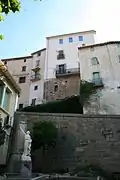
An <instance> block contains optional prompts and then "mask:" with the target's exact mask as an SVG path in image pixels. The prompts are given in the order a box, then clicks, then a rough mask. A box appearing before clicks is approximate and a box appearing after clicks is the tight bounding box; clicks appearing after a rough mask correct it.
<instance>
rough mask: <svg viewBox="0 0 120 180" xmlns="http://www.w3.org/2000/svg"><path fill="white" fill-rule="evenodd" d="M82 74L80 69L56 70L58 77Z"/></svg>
mask: <svg viewBox="0 0 120 180" xmlns="http://www.w3.org/2000/svg"><path fill="white" fill-rule="evenodd" d="M72 74H80V70H79V68H71V69H62V70H61V69H59V70H56V76H62V75H72Z"/></svg>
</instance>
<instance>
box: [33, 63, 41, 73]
mask: <svg viewBox="0 0 120 180" xmlns="http://www.w3.org/2000/svg"><path fill="white" fill-rule="evenodd" d="M32 71H33V72H37V71H40V66H39V65H36V66H35V67H34V68H33V69H32Z"/></svg>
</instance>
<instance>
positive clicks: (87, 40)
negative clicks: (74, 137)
mask: <svg viewBox="0 0 120 180" xmlns="http://www.w3.org/2000/svg"><path fill="white" fill-rule="evenodd" d="M95 34H96V32H95V31H93V30H91V31H84V32H78V33H71V34H63V35H58V36H51V37H47V39H46V41H47V45H46V47H47V48H46V49H47V52H46V63H45V79H50V78H55V72H56V68H57V67H56V66H58V65H61V64H66V69H71V68H76V67H78V47H80V46H86V45H89V44H94V43H95ZM59 51H63V54H64V58H60V59H57V56H58V55H59Z"/></svg>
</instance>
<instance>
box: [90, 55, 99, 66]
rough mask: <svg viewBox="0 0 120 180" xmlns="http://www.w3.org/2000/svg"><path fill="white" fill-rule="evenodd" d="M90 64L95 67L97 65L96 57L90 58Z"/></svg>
mask: <svg viewBox="0 0 120 180" xmlns="http://www.w3.org/2000/svg"><path fill="white" fill-rule="evenodd" d="M91 63H92V65H97V64H99V61H98V58H97V57H92V59H91Z"/></svg>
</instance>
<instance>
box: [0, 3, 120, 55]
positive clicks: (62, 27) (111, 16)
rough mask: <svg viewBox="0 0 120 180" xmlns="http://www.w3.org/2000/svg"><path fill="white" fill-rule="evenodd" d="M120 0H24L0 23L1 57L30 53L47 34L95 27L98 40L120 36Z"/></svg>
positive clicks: (42, 41) (118, 37)
mask: <svg viewBox="0 0 120 180" xmlns="http://www.w3.org/2000/svg"><path fill="white" fill-rule="evenodd" d="M119 17H120V0H42V1H41V2H40V1H39V0H37V1H34V0H21V11H20V12H19V13H15V14H13V13H10V14H9V15H8V16H6V17H5V21H4V22H2V23H0V34H4V36H5V38H4V40H2V41H0V58H11V57H19V56H27V55H30V54H31V53H32V52H35V51H37V50H39V49H42V48H44V47H45V46H46V39H45V37H47V36H51V35H57V34H65V33H72V32H78V31H85V30H96V37H97V42H104V41H111V40H120V21H119Z"/></svg>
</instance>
